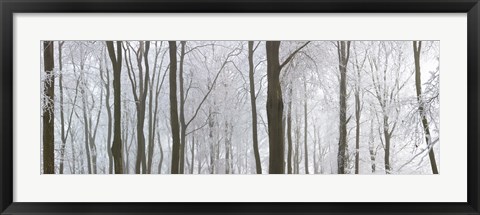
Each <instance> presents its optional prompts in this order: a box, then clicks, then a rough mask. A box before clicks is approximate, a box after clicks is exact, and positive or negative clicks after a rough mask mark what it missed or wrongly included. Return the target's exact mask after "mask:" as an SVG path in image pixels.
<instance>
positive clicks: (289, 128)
mask: <svg viewBox="0 0 480 215" xmlns="http://www.w3.org/2000/svg"><path fill="white" fill-rule="evenodd" d="M292 87H293V85H292V83H291V82H290V86H289V87H288V98H289V99H288V113H287V141H288V152H287V173H288V174H292V151H293V147H292V100H293V97H292V91H293V90H292Z"/></svg>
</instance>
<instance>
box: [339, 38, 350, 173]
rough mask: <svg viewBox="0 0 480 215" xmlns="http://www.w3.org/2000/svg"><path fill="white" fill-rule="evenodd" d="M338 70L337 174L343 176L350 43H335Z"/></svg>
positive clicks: (345, 154)
mask: <svg viewBox="0 0 480 215" xmlns="http://www.w3.org/2000/svg"><path fill="white" fill-rule="evenodd" d="M337 49H338V61H339V64H338V68H339V70H340V99H339V100H340V114H339V115H340V122H339V124H340V126H339V130H340V131H339V134H340V138H339V144H338V156H337V162H338V170H337V173H338V174H345V173H346V168H347V166H346V165H347V159H348V158H347V65H348V58H349V55H350V41H339V42H337Z"/></svg>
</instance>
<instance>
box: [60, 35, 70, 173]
mask: <svg viewBox="0 0 480 215" xmlns="http://www.w3.org/2000/svg"><path fill="white" fill-rule="evenodd" d="M62 45H63V42H60V41H59V42H58V87H59V90H60V124H61V140H62V143H61V145H60V170H59V171H60V174H63V171H64V162H65V161H64V159H65V145H66V142H67V137H68V134H67V133H66V132H65V115H64V109H63V106H64V101H63V77H62V73H63V71H62V70H63V68H62Z"/></svg>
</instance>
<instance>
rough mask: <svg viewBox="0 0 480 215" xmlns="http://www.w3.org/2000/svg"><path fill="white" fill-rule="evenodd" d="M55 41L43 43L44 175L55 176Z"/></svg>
mask: <svg viewBox="0 0 480 215" xmlns="http://www.w3.org/2000/svg"><path fill="white" fill-rule="evenodd" d="M53 50H54V49H53V41H44V42H43V59H44V70H45V81H44V101H43V105H44V107H43V174H55V154H54V150H55V145H54V141H55V136H54V119H55V117H54V113H55V111H54V110H55V109H54V102H53V101H54V97H55V96H54V95H55V94H54V93H55V90H54V86H55V76H54V74H53V68H54V65H55V63H54V54H53Z"/></svg>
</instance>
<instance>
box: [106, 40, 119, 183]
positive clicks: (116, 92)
mask: <svg viewBox="0 0 480 215" xmlns="http://www.w3.org/2000/svg"><path fill="white" fill-rule="evenodd" d="M106 43H107V49H108V53H109V56H110V60H111V61H112V67H113V101H114V102H113V106H114V110H113V117H114V120H115V121H114V128H113V133H114V135H113V144H112V154H113V159H114V165H115V174H123V158H122V157H123V156H122V132H121V129H122V128H121V114H122V112H121V105H122V104H121V100H120V99H121V97H120V95H121V82H120V78H121V71H122V48H121V47H122V42H121V41H117V54H116V56H115V48H114V47H113V41H107V42H106Z"/></svg>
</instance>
